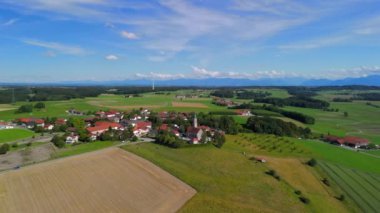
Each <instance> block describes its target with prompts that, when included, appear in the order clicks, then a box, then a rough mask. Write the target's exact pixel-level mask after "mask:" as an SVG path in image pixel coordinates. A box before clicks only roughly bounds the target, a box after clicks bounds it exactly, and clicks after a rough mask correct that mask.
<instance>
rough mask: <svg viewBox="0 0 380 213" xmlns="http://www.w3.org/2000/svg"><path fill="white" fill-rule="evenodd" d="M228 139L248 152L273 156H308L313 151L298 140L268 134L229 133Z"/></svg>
mask: <svg viewBox="0 0 380 213" xmlns="http://www.w3.org/2000/svg"><path fill="white" fill-rule="evenodd" d="M226 139H227V140H228V141H231V142H232V143H235V144H236V145H237V146H238V147H241V148H243V149H244V150H245V151H246V152H247V153H255V154H262V155H273V156H301V157H302V156H307V155H310V154H311V152H310V150H309V149H307V148H305V147H304V146H302V145H301V144H300V143H299V142H298V141H294V140H292V139H290V138H285V137H277V136H274V135H267V134H239V135H227V136H226Z"/></svg>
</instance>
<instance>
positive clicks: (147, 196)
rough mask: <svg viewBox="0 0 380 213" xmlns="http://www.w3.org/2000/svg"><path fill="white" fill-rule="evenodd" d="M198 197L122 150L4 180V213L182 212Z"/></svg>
mask: <svg viewBox="0 0 380 213" xmlns="http://www.w3.org/2000/svg"><path fill="white" fill-rule="evenodd" d="M194 194H195V190H194V189H192V188H191V187H189V186H188V185H186V184H185V183H183V182H181V181H180V180H178V179H176V178H175V177H173V176H171V175H170V174H169V173H167V172H165V171H163V170H161V169H160V168H158V167H156V166H154V165H153V164H151V163H149V162H148V161H146V160H144V159H142V158H140V157H137V156H136V155H133V154H130V153H127V152H125V151H124V150H121V149H118V148H110V149H106V150H102V151H98V152H93V153H89V154H84V155H80V156H75V157H70V158H64V159H59V160H56V161H51V162H46V163H43V164H38V165H34V166H30V167H25V168H22V169H20V170H14V171H10V172H5V173H2V174H0V212H52V211H53V212H176V211H177V210H178V209H179V208H181V207H182V205H183V204H185V203H186V201H187V200H188V199H190V198H191V197H192V196H193V195H194Z"/></svg>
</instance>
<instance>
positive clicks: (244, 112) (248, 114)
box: [236, 109, 252, 116]
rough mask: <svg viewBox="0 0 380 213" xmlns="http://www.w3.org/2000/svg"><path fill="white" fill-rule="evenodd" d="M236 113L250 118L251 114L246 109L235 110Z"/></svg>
mask: <svg viewBox="0 0 380 213" xmlns="http://www.w3.org/2000/svg"><path fill="white" fill-rule="evenodd" d="M236 113H237V114H238V115H241V116H252V113H251V111H250V110H248V109H238V110H236Z"/></svg>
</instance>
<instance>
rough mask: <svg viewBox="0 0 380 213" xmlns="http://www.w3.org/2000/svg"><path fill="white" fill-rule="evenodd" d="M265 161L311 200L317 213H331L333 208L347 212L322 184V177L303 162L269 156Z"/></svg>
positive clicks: (331, 191) (333, 193) (332, 193)
mask: <svg viewBox="0 0 380 213" xmlns="http://www.w3.org/2000/svg"><path fill="white" fill-rule="evenodd" d="M265 159H266V160H267V161H268V162H267V163H268V166H269V167H270V168H272V169H275V170H276V171H277V173H278V174H279V175H280V176H281V177H282V178H283V179H285V181H286V182H287V183H288V184H290V185H291V186H292V187H293V188H295V189H297V190H299V191H301V193H302V194H303V195H304V196H306V197H308V198H309V199H310V200H311V202H310V205H312V206H313V209H315V211H316V212H330V211H331V208H332V207H333V209H334V211H335V212H345V211H347V210H346V209H345V208H344V206H343V204H342V203H341V201H339V200H337V199H336V198H335V196H337V195H335V194H336V193H335V192H334V191H333V190H331V189H330V188H329V187H327V186H325V185H324V184H323V183H322V182H321V179H322V177H321V176H320V175H319V174H317V173H316V172H315V171H313V168H311V167H309V166H307V165H306V164H305V163H304V161H303V160H301V159H296V158H276V157H268V156H266V157H265ZM334 195H335V196H334Z"/></svg>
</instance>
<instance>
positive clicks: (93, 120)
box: [0, 109, 224, 144]
mask: <svg viewBox="0 0 380 213" xmlns="http://www.w3.org/2000/svg"><path fill="white" fill-rule="evenodd" d="M74 112H79V111H76V110H74V109H71V110H70V114H73V113H74ZM75 114H76V115H78V114H79V113H75ZM150 114H151V112H150V111H149V110H148V109H140V110H139V111H133V112H132V113H129V114H125V113H122V112H119V111H116V110H109V111H98V112H96V113H95V114H94V115H92V116H91V117H88V118H84V119H83V121H84V123H85V130H86V132H87V133H88V136H89V138H90V140H93V141H94V140H98V139H99V138H100V136H101V135H102V134H104V133H106V132H107V131H109V130H116V131H124V130H127V129H129V128H131V130H132V132H133V135H134V136H136V137H138V138H140V137H144V136H147V135H154V134H157V133H158V132H160V131H166V132H170V133H172V134H173V135H175V136H177V137H178V138H180V139H182V140H184V141H187V142H189V143H191V144H200V143H202V142H208V141H211V140H212V137H213V136H214V134H215V132H217V131H218V132H220V133H223V132H222V131H219V130H216V129H213V128H210V127H208V126H204V125H198V120H197V117H196V116H194V118H193V120H192V122H191V123H192V125H191V126H189V127H187V128H186V129H185V130H183V128H182V131H181V128H180V126H179V125H180V124H175V123H173V121H174V120H176V119H177V120H178V119H180V120H183V121H188V118H189V117H190V116H191V115H190V114H188V113H178V112H159V113H158V114H157V116H158V118H159V119H160V120H161V121H162V124H160V125H158V126H157V127H155V128H153V124H152V122H151V121H149V120H148V118H149V115H150ZM67 122H68V120H67V119H64V118H58V119H56V120H55V121H54V123H48V122H46V121H45V120H44V119H40V118H19V119H17V120H16V123H17V124H18V125H19V126H20V127H23V128H28V129H35V128H37V127H40V128H42V129H44V130H46V131H49V130H53V129H54V127H59V126H62V125H67ZM168 123H170V124H168ZM6 125H8V124H5V123H4V124H3V123H0V128H9V127H6ZM9 125H10V124H9ZM3 126H4V127H3ZM66 133H67V134H66V143H68V144H72V143H76V142H79V135H78V132H77V130H76V129H75V128H73V127H68V128H67V129H66ZM223 134H224V133H223Z"/></svg>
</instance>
